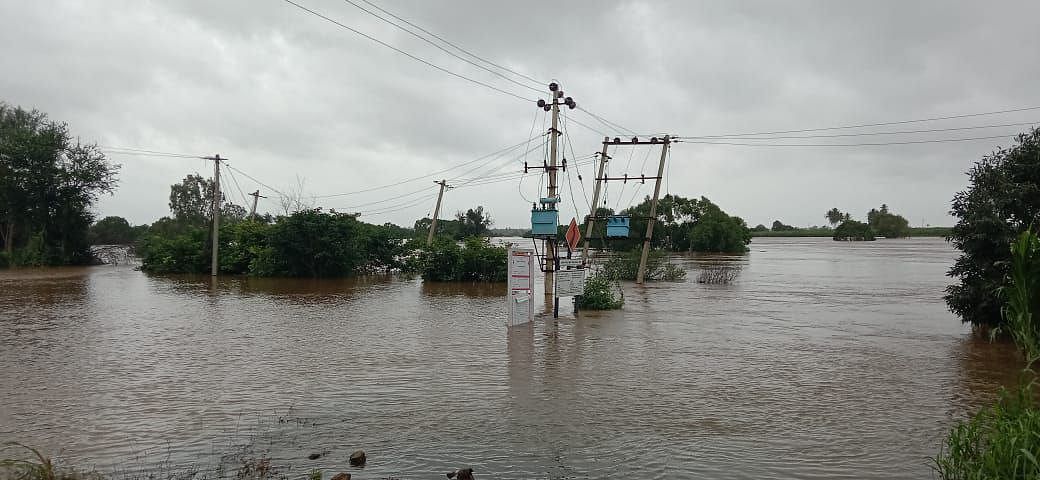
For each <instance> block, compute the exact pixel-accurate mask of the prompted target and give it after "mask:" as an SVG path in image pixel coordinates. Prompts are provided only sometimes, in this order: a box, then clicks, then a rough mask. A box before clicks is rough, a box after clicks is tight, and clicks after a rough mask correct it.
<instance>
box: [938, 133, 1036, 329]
mask: <svg viewBox="0 0 1040 480" xmlns="http://www.w3.org/2000/svg"><path fill="white" fill-rule="evenodd" d="M968 179H969V185H968V188H967V189H966V190H964V191H961V192H959V193H957V194H956V195H955V196H954V198H953V204H952V207H951V209H950V214H951V215H953V216H955V217H957V219H958V220H957V224H956V225H954V227H953V231H952V232H951V234H950V237H949V239H950V241H951V242H952V243H953V245H954V247H956V248H957V249H958V250H960V251H961V256H960V257H959V258H958V259H957V261H956V262H955V263H954V265H953V267H952V268H950V271H949V275H950V276H951V277H953V278H954V279H956V281H957V283H956V284H954V285H950V286H949V287H947V289H946V297H945V298H946V304H947V305H948V306H949V307H950V310H951V311H953V312H954V313H956V314H957V315H958V316H960V317H961V320H963V321H965V322H970V323H972V324H974V325H983V326H999V325H1000V324H1002V323H1003V322H1002V317H1001V306H1002V302H1001V299H1000V295H999V294H998V292H999V291H1000V290H1001V289H1002V288H1003V287H1004V286H1005V285H1006V284H1007V277H1008V265H1009V261H1010V260H1011V253H1010V250H1009V249H1008V245H1010V244H1011V242H1012V241H1013V240H1014V239H1015V238H1016V237H1017V236H1018V235H1019V234H1021V233H1022V232H1024V231H1026V229H1027V228H1029V226H1030V225H1032V224H1035V223H1036V222H1037V219H1038V218H1040V128H1038V129H1033V130H1031V131H1030V132H1028V133H1023V134H1020V135H1018V136H1017V137H1016V138H1015V144H1014V145H1012V146H1011V147H1008V148H1003V149H1000V150H997V151H994V152H993V153H990V154H989V155H986V156H985V157H983V158H982V159H981V160H979V161H978V162H976V164H975V165H974V166H973V167H972V168H971V170H969V171H968Z"/></svg>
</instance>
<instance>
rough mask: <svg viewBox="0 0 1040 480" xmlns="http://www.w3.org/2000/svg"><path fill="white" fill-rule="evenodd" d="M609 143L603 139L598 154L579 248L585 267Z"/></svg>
mask: <svg viewBox="0 0 1040 480" xmlns="http://www.w3.org/2000/svg"><path fill="white" fill-rule="evenodd" d="M609 141H610V137H603V151H602V152H599V174H598V175H596V178H595V179H594V180H595V181H596V187H595V188H594V189H593V190H592V211H591V212H589V224H588V226H587V227H586V228H585V245H584V246H583V247H582V248H581V261H582V262H584V263H585V264H586V265H588V264H589V263H591V262H589V239H590V238H592V232H593V231H594V230H595V225H596V211H597V210H599V185H600V184H599V182H600V179H601V178H603V170H604V168H605V167H606V166H607V160H609V159H610V157H608V156H607V142H609Z"/></svg>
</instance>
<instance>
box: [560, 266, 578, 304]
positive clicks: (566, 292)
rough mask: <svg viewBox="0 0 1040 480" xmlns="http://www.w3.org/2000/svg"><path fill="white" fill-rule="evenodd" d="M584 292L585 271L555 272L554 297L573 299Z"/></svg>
mask: <svg viewBox="0 0 1040 480" xmlns="http://www.w3.org/2000/svg"><path fill="white" fill-rule="evenodd" d="M584 291H585V270H584V269H580V268H579V269H574V270H560V271H558V272H556V296H557V297H575V296H578V295H581V294H582V293H583V292H584Z"/></svg>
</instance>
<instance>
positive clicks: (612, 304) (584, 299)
mask: <svg viewBox="0 0 1040 480" xmlns="http://www.w3.org/2000/svg"><path fill="white" fill-rule="evenodd" d="M615 292H617V295H615ZM624 304H625V296H624V293H623V292H622V291H621V286H620V285H619V284H618V282H617V280H616V279H611V278H610V277H609V276H608V275H607V274H606V273H605V272H604V271H599V272H596V273H594V274H592V275H589V276H588V278H586V279H585V290H584V291H583V292H582V294H581V296H580V297H578V308H583V309H586V310H616V309H618V308H621V307H622V306H623V305H624Z"/></svg>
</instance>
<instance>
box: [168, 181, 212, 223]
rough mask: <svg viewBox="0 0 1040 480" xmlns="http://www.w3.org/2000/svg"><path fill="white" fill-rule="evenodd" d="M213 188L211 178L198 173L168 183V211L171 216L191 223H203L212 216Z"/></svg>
mask: <svg viewBox="0 0 1040 480" xmlns="http://www.w3.org/2000/svg"><path fill="white" fill-rule="evenodd" d="M213 188H214V185H213V180H211V179H208V178H203V177H202V176H201V175H199V174H198V173H195V174H192V175H188V176H186V177H184V180H181V182H180V183H175V184H173V185H170V213H172V214H173V218H175V219H177V220H181V221H185V222H188V223H191V224H203V223H206V222H207V221H208V220H209V219H210V218H213V217H212V214H213ZM221 200H223V195H221Z"/></svg>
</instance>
